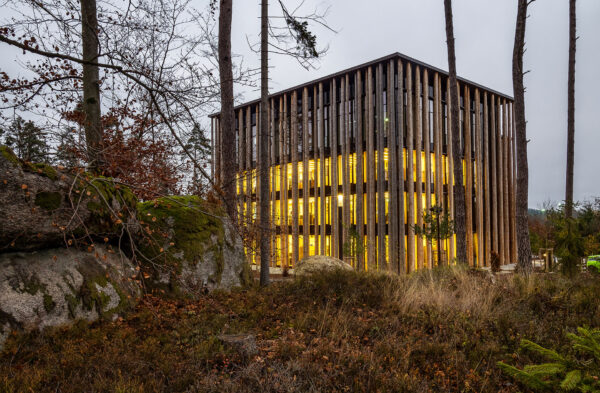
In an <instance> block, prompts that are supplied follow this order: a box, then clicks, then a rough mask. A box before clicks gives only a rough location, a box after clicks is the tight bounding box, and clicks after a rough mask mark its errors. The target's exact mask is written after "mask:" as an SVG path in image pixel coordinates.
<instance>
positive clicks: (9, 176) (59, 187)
mask: <svg viewBox="0 0 600 393" xmlns="http://www.w3.org/2000/svg"><path fill="white" fill-rule="evenodd" d="M136 203H137V199H136V197H135V195H134V194H133V193H132V192H131V191H130V190H129V189H128V188H127V187H122V186H120V185H118V184H116V183H115V182H113V181H112V180H111V179H108V178H103V177H92V176H91V175H90V174H87V173H75V174H74V173H70V172H68V171H64V170H60V169H58V168H55V167H52V166H50V165H47V164H32V163H28V162H23V161H21V160H19V159H18V158H17V157H16V156H15V155H14V154H13V152H12V151H11V150H10V149H8V148H7V147H6V146H0V223H2V225H1V226H0V252H10V251H28V250H37V249H41V248H48V247H57V246H59V247H60V246H65V245H66V244H67V242H69V240H70V241H71V242H76V241H77V239H83V238H85V239H86V240H90V238H94V237H100V238H104V237H108V238H113V237H115V236H119V235H121V234H122V231H121V230H120V229H121V227H122V225H128V224H132V223H133V221H132V220H135V207H136Z"/></svg>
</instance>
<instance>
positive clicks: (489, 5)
mask: <svg viewBox="0 0 600 393" xmlns="http://www.w3.org/2000/svg"><path fill="white" fill-rule="evenodd" d="M233 3H234V6H233V31H232V40H233V42H232V47H233V48H232V49H233V51H234V52H236V53H238V54H241V55H243V56H244V62H245V63H246V64H248V65H254V66H258V65H259V58H258V56H257V55H256V54H254V53H253V52H251V51H250V50H249V49H248V44H247V41H246V36H248V38H249V39H250V40H253V41H257V40H258V35H257V32H258V30H259V28H260V23H259V19H258V17H259V14H260V6H259V2H258V1H248V0H234V1H233ZM271 3H272V5H271V7H270V12H271V13H272V14H275V13H276V12H278V11H279V10H278V8H277V7H278V3H276V2H275V1H272V2H271ZM288 3H289V5H288V8H292V5H293V4H298V2H297V1H295V0H287V1H286V4H288ZM327 5H329V6H330V13H329V17H328V22H329V24H330V25H331V27H333V28H334V29H336V30H337V31H338V34H332V33H329V32H326V31H323V30H322V29H316V30H315V31H316V33H317V39H318V41H319V43H321V44H324V45H329V52H328V53H327V55H326V56H325V57H324V58H323V59H322V60H321V63H320V66H319V69H317V70H311V71H306V70H304V69H303V68H302V67H300V65H298V64H297V63H296V62H295V61H294V60H291V59H289V58H285V57H283V56H278V55H272V56H271V58H270V64H271V66H272V69H271V86H270V87H271V88H270V91H271V92H276V91H279V90H282V89H285V88H288V87H291V86H294V85H298V84H301V83H304V82H308V81H310V80H312V79H316V78H318V77H321V76H325V75H328V74H331V73H334V72H337V71H340V70H342V69H345V68H348V67H352V66H354V65H358V64H360V63H363V62H366V61H369V60H373V59H376V58H378V57H382V56H385V55H387V54H390V53H393V52H400V53H403V54H405V55H407V56H410V57H414V58H416V59H418V60H421V61H423V62H425V63H428V64H431V65H433V66H436V67H439V68H442V69H444V70H447V69H448V60H447V54H446V41H445V40H446V35H445V24H444V7H443V1H442V0H418V1H416V0H369V1H364V0H328V1H325V2H323V1H321V0H319V1H315V0H306V2H305V5H304V9H306V10H307V11H312V10H313V9H314V8H315V7H316V6H320V7H326V6H327ZM453 7H454V10H453V12H454V29H455V31H454V35H455V38H456V61H457V70H458V71H457V72H458V74H459V76H461V77H464V78H467V79H470V80H472V81H473V82H477V83H479V84H482V85H484V86H487V87H489V88H492V89H495V90H497V91H500V92H502V93H505V94H508V95H510V96H512V95H513V94H512V74H511V67H512V49H513V41H514V30H515V17H516V8H517V1H516V0H455V1H454V2H453ZM529 14H530V18H529V19H528V20H527V33H526V48H527V51H526V53H525V58H524V63H525V69H526V70H530V72H529V73H528V74H527V75H526V76H525V86H526V89H527V91H526V95H525V104H526V108H525V109H526V116H527V121H528V123H527V134H528V137H529V139H530V140H531V141H530V143H529V146H528V149H529V203H530V206H531V207H542V205H543V203H544V202H546V201H552V202H558V201H561V200H563V199H564V188H565V184H564V178H565V170H566V169H565V165H566V164H565V162H566V140H567V60H568V36H569V21H568V16H569V13H568V1H567V0H538V1H536V2H534V3H533V4H532V5H531V6H530V11H529ZM577 15H578V18H577V33H578V35H579V37H580V38H579V40H578V41H577V64H576V90H575V110H576V116H575V129H576V131H575V196H574V197H575V199H576V200H584V199H590V198H592V197H594V196H598V197H600V120H599V119H600V114H599V112H600V77H599V76H598V73H599V72H600V1H599V0H579V1H577ZM258 97H259V92H258V91H251V90H250V91H249V90H246V92H245V98H246V99H248V100H249V99H255V98H258Z"/></svg>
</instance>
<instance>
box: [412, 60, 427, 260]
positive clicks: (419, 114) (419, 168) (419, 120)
mask: <svg viewBox="0 0 600 393" xmlns="http://www.w3.org/2000/svg"><path fill="white" fill-rule="evenodd" d="M414 99H415V102H414V111H415V113H414V119H415V137H416V138H415V139H416V140H415V146H414V149H415V160H416V161H415V169H416V172H417V176H416V181H415V191H416V199H417V201H416V202H417V203H416V215H417V226H419V227H420V228H422V227H423V165H422V164H423V162H422V161H423V159H422V157H423V156H422V152H423V101H422V97H421V70H420V68H419V66H417V67H415V98H414ZM411 109H412V108H411ZM416 243H417V268H418V269H422V268H423V259H424V256H423V237H422V236H420V235H417V237H416Z"/></svg>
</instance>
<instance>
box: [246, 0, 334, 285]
mask: <svg viewBox="0 0 600 393" xmlns="http://www.w3.org/2000/svg"><path fill="white" fill-rule="evenodd" d="M279 5H280V6H281V11H282V14H283V16H282V18H283V19H284V21H285V26H275V25H272V24H270V23H269V9H268V1H267V0H261V37H260V38H261V41H260V55H261V72H260V73H261V111H260V130H259V134H258V139H259V140H258V146H259V163H260V164H259V173H260V177H259V179H260V184H259V187H260V188H259V195H258V200H259V214H260V217H259V234H258V238H259V247H260V284H261V285H268V284H269V263H270V258H271V252H270V235H271V233H270V212H269V181H268V179H269V124H268V113H267V111H268V107H269V86H268V81H269V61H268V56H269V52H274V53H279V54H285V55H287V56H292V57H294V58H295V59H296V60H298V62H299V63H300V64H301V65H302V66H303V67H305V68H310V67H312V66H313V63H312V60H313V59H316V58H318V57H319V55H322V54H324V53H325V52H326V51H327V48H325V49H321V50H319V49H317V40H316V37H315V35H314V34H313V33H311V32H310V31H309V30H308V21H313V22H316V23H318V24H320V25H322V26H324V27H327V28H328V29H329V30H332V29H330V28H329V27H328V26H327V24H326V22H325V15H326V13H327V11H325V12H324V13H322V14H320V13H318V12H317V11H315V12H313V13H312V14H309V15H305V16H297V15H295V14H294V12H289V11H288V10H287V8H286V7H285V5H284V4H283V2H282V1H281V0H279ZM297 10H298V8H296V10H295V11H297ZM276 18H279V17H276ZM332 31H333V30H332ZM269 37H271V38H272V39H273V42H269ZM251 47H252V46H251ZM293 148H297V147H296V146H294V147H293Z"/></svg>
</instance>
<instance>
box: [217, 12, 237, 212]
mask: <svg viewBox="0 0 600 393" xmlns="http://www.w3.org/2000/svg"><path fill="white" fill-rule="evenodd" d="M232 9H233V5H232V0H221V4H220V8H219V76H220V82H221V119H220V120H221V122H220V126H221V133H222V135H223V140H224V141H227V142H226V143H223V144H221V146H218V147H217V148H220V149H222V155H221V157H222V169H223V171H222V174H217V176H219V177H221V176H222V179H220V180H221V185H222V189H223V196H224V199H225V207H226V209H227V213H228V214H229V217H231V218H232V219H235V216H236V190H235V180H236V177H235V176H236V172H237V168H236V162H237V160H236V156H235V144H234V143H232V141H235V124H234V122H235V114H234V111H233V101H234V97H233V63H232V59H231V18H232Z"/></svg>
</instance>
